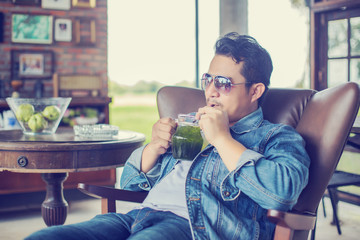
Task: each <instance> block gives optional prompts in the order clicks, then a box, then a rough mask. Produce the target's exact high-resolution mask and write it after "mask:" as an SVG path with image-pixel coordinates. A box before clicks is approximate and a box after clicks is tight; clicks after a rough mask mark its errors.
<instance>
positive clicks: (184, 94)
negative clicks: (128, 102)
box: [157, 82, 360, 213]
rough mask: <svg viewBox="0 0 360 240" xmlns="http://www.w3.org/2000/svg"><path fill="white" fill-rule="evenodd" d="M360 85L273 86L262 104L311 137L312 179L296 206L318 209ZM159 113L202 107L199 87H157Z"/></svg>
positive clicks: (267, 113)
mask: <svg viewBox="0 0 360 240" xmlns="http://www.w3.org/2000/svg"><path fill="white" fill-rule="evenodd" d="M359 92H360V90H359V85H358V84H356V83H353V82H352V83H346V84H342V85H339V86H337V87H333V88H330V89H326V90H323V91H320V92H316V91H314V90H309V89H285V88H284V89H280V88H277V89H269V91H268V93H267V95H266V96H265V99H264V102H263V105H262V108H263V112H264V118H265V119H267V120H269V121H271V122H273V123H284V124H288V125H291V126H292V127H294V128H296V130H297V131H298V132H299V133H300V134H301V135H302V137H303V138H304V139H305V141H306V150H307V152H308V154H309V155H310V158H311V166H310V175H309V183H308V185H307V187H306V188H305V189H304V190H303V192H302V193H301V195H300V198H299V200H298V203H297V204H296V206H295V207H294V210H296V211H301V212H312V213H315V212H316V208H317V206H318V204H319V202H320V200H321V197H322V195H323V193H324V191H325V189H326V186H327V184H328V182H329V180H330V178H331V176H332V174H333V172H334V170H335V168H336V165H337V163H338V160H339V158H340V156H341V153H342V151H343V148H344V145H345V143H346V140H347V138H348V135H349V132H350V129H351V127H352V125H353V122H354V120H355V117H356V113H357V109H358V108H359V103H360V93H359ZM157 103H158V110H159V115H160V117H166V116H169V117H172V118H176V117H177V114H178V113H188V112H194V111H197V109H198V108H199V107H202V106H204V105H205V97H204V93H203V91H202V90H200V89H193V88H184V87H164V88H162V89H160V90H159V91H158V96H157Z"/></svg>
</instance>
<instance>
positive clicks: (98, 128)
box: [74, 124, 119, 138]
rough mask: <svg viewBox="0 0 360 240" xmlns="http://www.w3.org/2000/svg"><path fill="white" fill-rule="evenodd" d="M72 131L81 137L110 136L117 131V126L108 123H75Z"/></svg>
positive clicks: (114, 134)
mask: <svg viewBox="0 0 360 240" xmlns="http://www.w3.org/2000/svg"><path fill="white" fill-rule="evenodd" d="M74 132H75V135H76V136H80V137H83V138H112V137H113V136H116V135H117V134H118V133H119V127H118V126H113V125H109V124H91V125H75V126H74Z"/></svg>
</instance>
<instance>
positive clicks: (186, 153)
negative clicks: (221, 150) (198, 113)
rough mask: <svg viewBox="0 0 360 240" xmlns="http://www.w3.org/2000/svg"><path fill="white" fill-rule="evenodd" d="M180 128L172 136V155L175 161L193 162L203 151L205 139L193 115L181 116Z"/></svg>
mask: <svg viewBox="0 0 360 240" xmlns="http://www.w3.org/2000/svg"><path fill="white" fill-rule="evenodd" d="M177 122H178V126H177V129H176V132H175V133H174V135H173V136H172V154H173V157H174V158H175V159H178V160H188V161H192V160H193V159H194V158H195V157H196V155H197V154H198V153H199V152H200V151H201V149H202V146H203V138H202V136H201V129H200V127H199V124H198V121H197V120H196V119H195V116H194V115H193V114H179V115H178V119H177Z"/></svg>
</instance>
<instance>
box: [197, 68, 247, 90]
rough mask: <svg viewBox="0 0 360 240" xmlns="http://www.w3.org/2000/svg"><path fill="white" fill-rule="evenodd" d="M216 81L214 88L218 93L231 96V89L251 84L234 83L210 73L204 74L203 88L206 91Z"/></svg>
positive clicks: (202, 79) (202, 78)
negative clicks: (235, 86)
mask: <svg viewBox="0 0 360 240" xmlns="http://www.w3.org/2000/svg"><path fill="white" fill-rule="evenodd" d="M213 80H214V86H215V89H216V91H217V92H218V93H223V94H229V92H230V90H231V87H232V86H234V85H240V84H249V82H243V83H232V82H231V80H230V79H229V78H227V77H223V76H214V77H213V76H211V75H210V74H208V73H204V74H203V75H202V77H201V88H202V89H203V90H204V91H205V90H206V89H207V87H209V86H210V84H211V82H212V81H213Z"/></svg>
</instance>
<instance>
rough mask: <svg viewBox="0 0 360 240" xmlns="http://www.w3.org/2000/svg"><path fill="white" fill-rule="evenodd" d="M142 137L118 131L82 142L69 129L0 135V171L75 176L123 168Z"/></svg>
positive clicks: (129, 132)
mask: <svg viewBox="0 0 360 240" xmlns="http://www.w3.org/2000/svg"><path fill="white" fill-rule="evenodd" d="M144 141H145V135H144V134H141V133H137V132H133V131H121V130H120V131H119V134H118V135H117V136H115V137H113V138H106V139H99V138H95V139H92V138H82V137H78V136H75V134H74V131H73V129H72V128H59V129H58V130H57V132H56V133H55V134H51V135H25V134H23V133H22V131H21V130H5V131H0V171H1V170H8V171H13V172H48V173H50V172H77V171H95V170H104V169H110V168H114V167H119V166H122V165H123V164H124V163H125V161H126V159H127V158H128V157H129V155H130V154H131V152H132V151H133V150H135V149H136V148H138V147H140V146H141V145H142V144H143V142H144Z"/></svg>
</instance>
